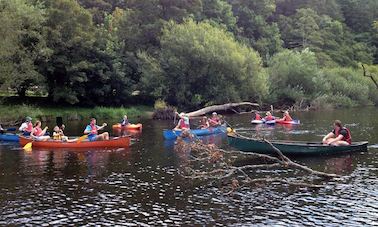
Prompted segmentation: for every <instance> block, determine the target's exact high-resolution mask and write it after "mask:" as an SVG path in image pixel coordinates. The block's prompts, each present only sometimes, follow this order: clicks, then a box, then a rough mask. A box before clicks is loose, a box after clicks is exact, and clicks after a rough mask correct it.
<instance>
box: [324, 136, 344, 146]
mask: <svg viewBox="0 0 378 227" xmlns="http://www.w3.org/2000/svg"><path fill="white" fill-rule="evenodd" d="M343 138H344V136H343V135H341V134H340V135H339V136H338V137H336V138H335V139H333V140H330V141H329V142H328V143H327V144H332V143H334V142H338V141H341V140H342V139H343Z"/></svg>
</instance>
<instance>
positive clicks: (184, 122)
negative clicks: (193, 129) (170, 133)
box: [173, 113, 190, 130]
mask: <svg viewBox="0 0 378 227" xmlns="http://www.w3.org/2000/svg"><path fill="white" fill-rule="evenodd" d="M176 114H177V113H176ZM179 117H180V120H179V121H178V123H177V125H176V127H175V128H174V129H173V130H190V123H189V117H188V116H187V115H186V114H185V113H180V114H179Z"/></svg>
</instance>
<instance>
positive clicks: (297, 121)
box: [276, 120, 301, 125]
mask: <svg viewBox="0 0 378 227" xmlns="http://www.w3.org/2000/svg"><path fill="white" fill-rule="evenodd" d="M276 123H277V124H283V125H300V124H301V122H300V121H299V120H292V121H281V120H276Z"/></svg>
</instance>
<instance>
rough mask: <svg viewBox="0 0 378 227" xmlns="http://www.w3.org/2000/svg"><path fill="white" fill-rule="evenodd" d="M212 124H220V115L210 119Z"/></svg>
mask: <svg viewBox="0 0 378 227" xmlns="http://www.w3.org/2000/svg"><path fill="white" fill-rule="evenodd" d="M209 123H210V125H213V126H214V125H219V123H220V119H219V117H212V118H210V121H209Z"/></svg>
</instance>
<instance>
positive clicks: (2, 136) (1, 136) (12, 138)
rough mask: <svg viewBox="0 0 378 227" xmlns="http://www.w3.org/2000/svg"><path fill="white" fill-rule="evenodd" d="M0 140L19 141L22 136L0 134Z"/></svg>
mask: <svg viewBox="0 0 378 227" xmlns="http://www.w3.org/2000/svg"><path fill="white" fill-rule="evenodd" d="M0 141H7V142H18V141H20V138H19V136H18V135H17V134H11V133H4V134H0Z"/></svg>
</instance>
